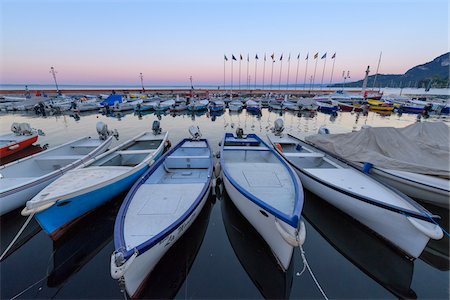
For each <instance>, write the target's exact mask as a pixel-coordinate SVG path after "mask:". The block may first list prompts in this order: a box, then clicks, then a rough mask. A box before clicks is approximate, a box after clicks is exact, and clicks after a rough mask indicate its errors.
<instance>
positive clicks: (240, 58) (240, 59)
mask: <svg viewBox="0 0 450 300" xmlns="http://www.w3.org/2000/svg"><path fill="white" fill-rule="evenodd" d="M239 55H240V54H239ZM241 61H242V55H240V57H239V90H240V89H241Z"/></svg>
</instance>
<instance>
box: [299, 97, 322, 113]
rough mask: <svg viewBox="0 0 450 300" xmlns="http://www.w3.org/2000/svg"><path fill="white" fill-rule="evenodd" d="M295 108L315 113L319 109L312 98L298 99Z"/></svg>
mask: <svg viewBox="0 0 450 300" xmlns="http://www.w3.org/2000/svg"><path fill="white" fill-rule="evenodd" d="M297 106H298V107H299V108H300V109H301V110H306V111H316V110H317V109H318V108H319V105H317V102H316V101H315V100H313V99H312V98H300V99H299V100H298V101H297Z"/></svg>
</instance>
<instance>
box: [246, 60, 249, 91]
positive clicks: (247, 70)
mask: <svg viewBox="0 0 450 300" xmlns="http://www.w3.org/2000/svg"><path fill="white" fill-rule="evenodd" d="M249 66H250V58H249V54H248V53H247V77H246V78H247V90H249V89H250V81H248V68H249Z"/></svg>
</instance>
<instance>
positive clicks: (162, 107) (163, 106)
mask: <svg viewBox="0 0 450 300" xmlns="http://www.w3.org/2000/svg"><path fill="white" fill-rule="evenodd" d="M174 105H175V100H173V99H170V100H166V101H161V102H159V103H158V104H157V105H155V106H154V107H153V109H154V110H156V111H166V110H169V109H170V108H171V107H173V106H174Z"/></svg>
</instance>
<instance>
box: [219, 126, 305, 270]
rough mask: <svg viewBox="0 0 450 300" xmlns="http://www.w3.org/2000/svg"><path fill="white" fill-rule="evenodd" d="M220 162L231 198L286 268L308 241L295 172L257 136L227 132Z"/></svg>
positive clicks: (299, 189) (298, 181)
mask: <svg viewBox="0 0 450 300" xmlns="http://www.w3.org/2000/svg"><path fill="white" fill-rule="evenodd" d="M220 163H221V167H222V178H223V182H224V185H225V189H226V191H227V193H228V195H229V196H230V198H231V200H232V201H233V203H234V204H235V206H236V207H237V208H238V209H239V211H240V212H241V213H242V214H243V215H244V216H245V217H246V218H247V220H248V221H249V222H250V223H251V224H252V225H253V227H255V229H256V230H257V231H258V232H259V234H260V235H261V236H262V237H263V238H264V240H265V241H266V243H267V244H268V245H269V247H270V248H271V250H272V252H273V254H274V256H275V257H276V258H277V260H278V263H279V265H280V266H281V268H282V269H283V270H284V271H285V270H287V269H288V267H289V265H290V262H291V259H292V255H293V249H294V247H297V246H301V245H302V244H303V242H304V239H305V234H306V233H305V225H304V223H303V221H302V220H301V211H302V207H303V188H302V185H301V183H300V180H299V178H298V176H297V174H296V173H295V171H294V170H293V169H292V168H291V167H290V166H289V165H288V164H287V163H286V161H285V160H284V159H283V158H282V157H281V156H280V155H279V154H278V153H277V152H276V151H275V150H274V149H273V148H272V147H269V146H268V145H267V144H266V143H265V142H264V141H263V140H262V139H261V138H259V137H258V136H257V135H256V134H248V135H244V134H243V132H242V129H240V128H238V130H237V132H236V135H233V134H232V133H226V134H225V136H224V139H223V141H222V146H221V153H220Z"/></svg>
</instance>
